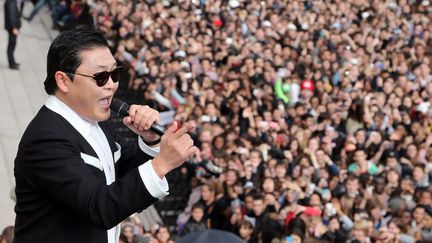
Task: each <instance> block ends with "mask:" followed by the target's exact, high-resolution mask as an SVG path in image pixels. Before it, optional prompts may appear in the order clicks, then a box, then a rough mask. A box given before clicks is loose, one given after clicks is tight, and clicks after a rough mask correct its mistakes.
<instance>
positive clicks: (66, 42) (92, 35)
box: [44, 27, 109, 95]
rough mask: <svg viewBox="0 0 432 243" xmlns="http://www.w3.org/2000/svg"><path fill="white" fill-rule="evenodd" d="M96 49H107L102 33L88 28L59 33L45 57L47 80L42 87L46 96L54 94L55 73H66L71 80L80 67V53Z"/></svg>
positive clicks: (55, 85)
mask: <svg viewBox="0 0 432 243" xmlns="http://www.w3.org/2000/svg"><path fill="white" fill-rule="evenodd" d="M96 47H107V48H109V46H108V42H107V40H106V39H105V37H104V36H103V34H102V33H100V32H97V31H95V30H93V29H90V28H88V27H79V28H76V29H73V30H68V31H65V32H62V33H60V34H59V35H58V36H57V37H56V38H55V39H54V41H53V43H52V44H51V46H50V49H49V51H48V55H47V78H46V79H45V82H44V86H45V91H46V92H47V94H50V95H51V94H54V93H55V91H56V89H57V83H56V80H55V77H54V76H55V73H56V72H57V71H65V72H68V73H67V75H68V77H69V78H70V79H73V77H74V75H73V73H74V72H75V71H76V69H77V68H78V67H79V66H80V65H81V62H82V60H81V56H80V54H81V52H83V51H86V50H91V49H94V48H96Z"/></svg>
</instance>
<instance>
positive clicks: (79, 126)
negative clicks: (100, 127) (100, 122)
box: [45, 95, 96, 137]
mask: <svg viewBox="0 0 432 243" xmlns="http://www.w3.org/2000/svg"><path fill="white" fill-rule="evenodd" d="M45 106H46V107H47V108H48V109H50V110H52V111H54V112H55V113H57V114H59V115H60V116H62V117H63V118H64V119H66V120H67V121H68V122H69V123H70V124H71V125H72V126H73V127H74V128H75V129H76V130H77V131H78V132H79V133H81V134H82V135H83V136H84V137H86V136H87V135H88V134H90V129H91V126H92V125H96V123H93V122H89V121H87V120H85V119H83V118H82V117H81V116H80V115H78V113H76V112H75V111H74V110H72V109H71V108H70V107H69V106H67V105H66V104H65V103H63V101H61V100H59V99H58V98H57V97H56V96H54V95H50V96H48V99H47V100H46V102H45Z"/></svg>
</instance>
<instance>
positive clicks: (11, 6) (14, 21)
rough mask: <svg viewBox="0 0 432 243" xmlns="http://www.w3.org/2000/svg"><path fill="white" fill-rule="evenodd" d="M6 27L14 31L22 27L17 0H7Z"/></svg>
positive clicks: (5, 9)
mask: <svg viewBox="0 0 432 243" xmlns="http://www.w3.org/2000/svg"><path fill="white" fill-rule="evenodd" d="M4 15H5V29H6V30H7V31H12V30H13V29H14V28H17V29H19V28H21V19H20V14H19V11H18V6H17V0H6V1H5V4H4Z"/></svg>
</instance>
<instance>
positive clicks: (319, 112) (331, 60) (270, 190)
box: [77, 0, 432, 243]
mask: <svg viewBox="0 0 432 243" xmlns="http://www.w3.org/2000/svg"><path fill="white" fill-rule="evenodd" d="M77 2H79V3H80V4H84V5H85V6H86V7H88V11H89V14H90V15H91V16H93V19H94V25H95V28H96V29H98V30H99V31H101V32H103V33H104V34H105V36H106V37H107V39H108V40H109V42H110V46H111V49H112V51H113V53H115V57H116V58H117V60H118V62H119V63H121V65H122V66H124V67H126V70H127V75H125V78H124V80H123V82H121V83H120V86H121V87H120V89H122V90H123V92H124V94H126V95H127V99H128V101H129V102H130V103H140V104H147V105H149V106H150V107H152V108H155V109H157V110H159V111H175V116H174V119H175V120H177V121H179V122H181V123H184V122H194V123H195V125H196V129H195V131H194V132H193V133H192V134H191V136H193V138H194V140H195V143H196V144H197V146H198V147H199V148H200V151H199V152H198V153H196V155H195V156H194V157H193V158H192V159H191V160H190V161H189V162H188V163H186V164H185V165H184V166H183V167H182V168H181V169H180V170H181V172H182V173H184V174H186V175H188V176H189V178H191V180H190V183H191V187H192V188H193V189H192V193H191V195H190V198H189V201H188V206H187V208H186V209H185V211H184V213H182V214H181V215H180V216H179V217H178V227H177V230H176V232H170V231H169V230H168V227H166V226H158V227H154V228H152V229H144V228H143V227H142V226H141V225H142V224H141V223H140V222H139V220H138V219H137V218H136V217H131V218H130V219H129V220H127V222H125V223H124V224H123V230H122V236H121V242H128V243H130V242H173V240H174V239H176V238H178V237H181V236H183V235H186V234H188V233H190V232H194V231H198V230H201V229H206V228H212V229H221V230H225V231H230V232H233V233H235V234H237V235H239V236H240V237H241V238H243V239H244V240H245V241H246V242H265V243H267V242H361V243H366V242H402V243H409V242H419V243H420V242H431V241H432V185H431V182H432V180H431V179H432V148H431V145H432V107H431V104H430V97H431V95H432V82H431V81H432V72H431V68H432V62H431V61H432V60H431V58H432V35H431V30H432V21H431V20H432V3H431V1H429V0H385V1H382V0H348V1H342V0H332V1H323V0H321V1H320V0H318V1H316V0H315V1H312V0H265V1H241V0H229V1H222V0H213V1H206V0H200V1H198V0H192V1H187V0H177V1H165V0H145V1H121V0H117V1H116V0H112V1H97V0H88V1H87V2H85V3H84V2H81V1H77ZM80 6H81V5H80ZM86 9H87V8H86Z"/></svg>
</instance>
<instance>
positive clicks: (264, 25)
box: [262, 20, 272, 28]
mask: <svg viewBox="0 0 432 243" xmlns="http://www.w3.org/2000/svg"><path fill="white" fill-rule="evenodd" d="M262 26H263V27H269V28H271V27H272V23H271V22H270V21H268V20H264V21H263V23H262Z"/></svg>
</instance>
